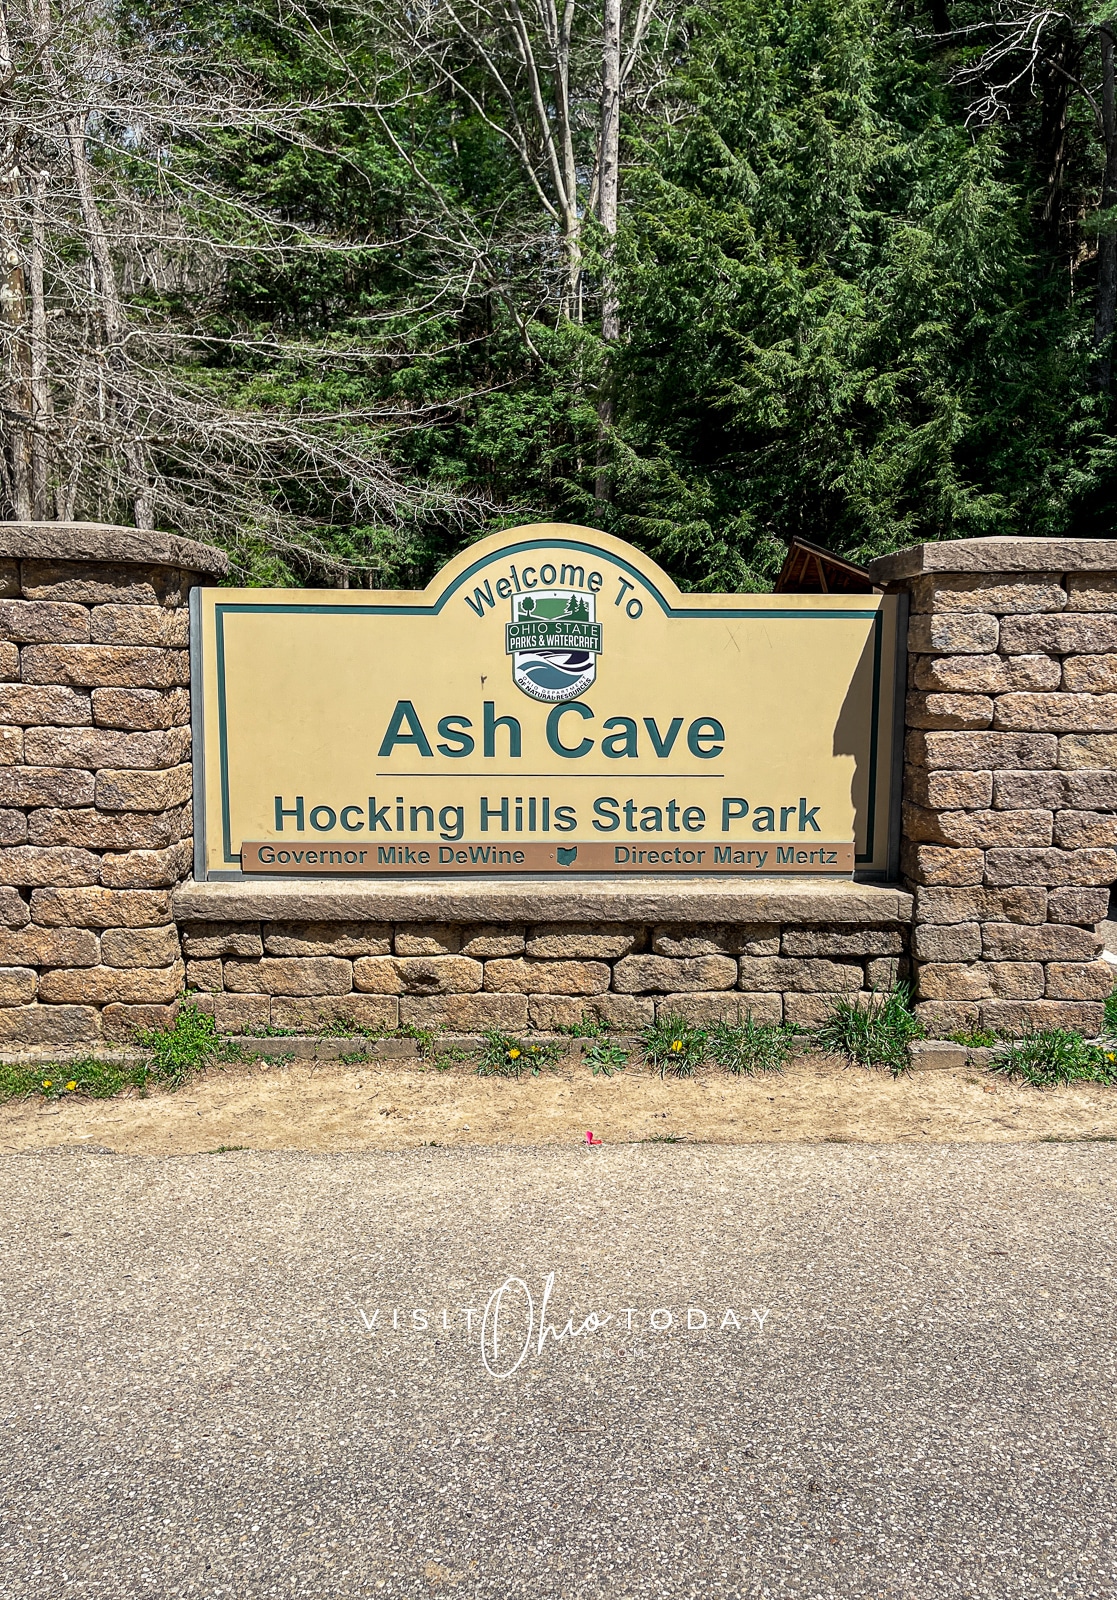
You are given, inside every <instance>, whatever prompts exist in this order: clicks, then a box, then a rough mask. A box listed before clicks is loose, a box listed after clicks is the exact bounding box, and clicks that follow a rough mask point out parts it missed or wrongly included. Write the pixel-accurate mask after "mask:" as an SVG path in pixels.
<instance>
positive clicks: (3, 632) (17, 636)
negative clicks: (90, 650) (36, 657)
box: [0, 600, 89, 645]
mask: <svg viewBox="0 0 1117 1600" xmlns="http://www.w3.org/2000/svg"><path fill="white" fill-rule="evenodd" d="M0 639H10V640H11V641H12V642H13V643H14V644H26V645H41V644H46V645H54V644H64V643H65V644H85V643H87V642H88V639H89V612H88V611H87V610H86V609H85V607H84V606H75V605H59V604H55V603H53V602H51V601H40V600H0Z"/></svg>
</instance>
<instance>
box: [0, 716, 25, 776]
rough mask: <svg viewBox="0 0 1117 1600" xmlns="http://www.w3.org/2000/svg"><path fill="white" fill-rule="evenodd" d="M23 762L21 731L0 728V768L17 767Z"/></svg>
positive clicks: (20, 729)
mask: <svg viewBox="0 0 1117 1600" xmlns="http://www.w3.org/2000/svg"><path fill="white" fill-rule="evenodd" d="M22 760H23V729H22V728H5V727H2V726H0V767H18V766H19V764H20V762H21V761H22Z"/></svg>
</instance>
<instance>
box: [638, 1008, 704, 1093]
mask: <svg viewBox="0 0 1117 1600" xmlns="http://www.w3.org/2000/svg"><path fill="white" fill-rule="evenodd" d="M707 1044H708V1038H707V1034H706V1030H705V1028H696V1027H695V1026H694V1025H693V1023H690V1022H685V1021H684V1020H683V1018H682V1017H677V1016H676V1017H661V1018H660V1019H659V1020H658V1021H657V1022H652V1023H650V1024H649V1025H648V1027H646V1028H645V1029H644V1030H643V1032H642V1033H641V1035H640V1047H641V1049H642V1050H643V1052H644V1060H645V1061H646V1062H647V1063H648V1065H649V1066H650V1067H655V1068H656V1070H657V1071H658V1073H659V1075H660V1077H661V1078H665V1077H666V1076H667V1074H668V1073H669V1072H671V1073H674V1075H675V1077H676V1078H690V1077H693V1075H694V1069H695V1067H698V1066H701V1064H702V1062H703V1061H705V1059H706V1049H707Z"/></svg>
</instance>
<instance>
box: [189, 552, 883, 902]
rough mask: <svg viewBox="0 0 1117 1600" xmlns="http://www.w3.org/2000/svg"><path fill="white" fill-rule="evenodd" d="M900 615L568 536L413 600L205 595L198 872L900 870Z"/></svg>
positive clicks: (452, 578)
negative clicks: (896, 828) (725, 581)
mask: <svg viewBox="0 0 1117 1600" xmlns="http://www.w3.org/2000/svg"><path fill="white" fill-rule="evenodd" d="M895 605H896V603H895V601H894V600H892V599H891V598H889V597H886V596H880V595H856V596H849V597H845V598H844V599H840V598H838V597H833V596H827V595H780V596H778V597H777V596H772V595H756V594H741V595H712V594H700V595H690V594H682V593H681V592H680V591H679V589H678V588H677V586H676V585H675V583H674V582H673V581H672V579H671V578H670V577H669V576H668V574H667V573H665V572H664V571H663V570H662V569H661V568H660V567H659V566H658V565H657V564H656V563H655V562H654V561H652V560H651V559H650V558H649V557H647V556H645V555H644V554H643V553H642V552H640V551H638V550H636V549H635V548H634V547H633V546H632V545H629V544H626V543H625V542H624V541H623V540H621V539H616V538H614V537H612V536H611V535H609V534H605V533H600V532H597V531H595V530H593V529H590V528H581V527H577V526H574V525H571V524H566V523H539V524H534V525H531V526H527V527H519V528H509V529H506V530H504V531H502V532H499V533H495V534H491V535H489V536H488V537H487V538H485V539H482V540H479V541H478V542H477V543H476V544H473V545H471V546H469V547H468V548H467V549H466V550H463V551H462V552H461V553H460V554H459V555H457V556H455V557H454V558H453V559H452V560H451V561H449V562H447V563H446V565H445V566H444V567H443V568H442V569H441V570H440V572H439V573H438V574H437V575H436V576H435V577H434V578H433V579H432V580H431V582H430V583H429V584H428V585H427V587H426V589H424V590H422V591H419V592H415V591H399V590H394V591H392V590H381V591H364V590H352V589H351V590H327V591H323V590H313V591H299V590H261V589H250V590H229V589H218V590H212V589H211V590H200V591H197V592H196V597H195V611H194V617H193V628H194V647H195V658H196V659H195V671H196V673H197V677H196V679H195V682H197V681H198V680H199V679H200V681H201V686H202V688H201V694H200V696H199V697H198V701H199V705H200V711H201V715H200V718H199V724H200V725H199V727H198V730H197V731H198V735H199V743H200V744H201V745H202V747H203V749H204V760H203V762H201V763H199V764H198V768H200V769H201V771H202V772H203V773H204V778H203V779H202V780H201V781H200V782H199V792H198V794H197V796H196V805H197V812H196V814H197V816H198V817H204V836H203V840H202V843H201V845H200V846H199V852H198V857H199V858H198V862H197V872H198V875H199V876H212V875H215V874H216V875H227V874H228V875H238V874H240V873H242V872H251V873H255V872H266V873H279V874H288V875H292V876H294V875H303V874H313V875H318V874H333V873H348V874H352V875H362V874H383V873H387V874H391V875H395V876H399V875H404V876H407V875H419V874H422V875H429V874H437V873H440V872H441V873H446V874H451V873H462V872H467V873H473V874H481V875H489V874H502V875H506V874H508V873H521V874H530V873H551V872H562V873H583V872H592V873H631V872H638V873H645V874H648V873H651V874H656V875H658V874H662V873H664V872H672V873H746V874H768V873H784V872H800V873H829V874H833V873H845V874H848V873H850V872H851V871H852V870H853V868H854V865H855V863H856V864H858V865H860V866H861V867H862V868H863V869H865V870H868V871H871V872H877V873H881V874H883V873H884V871H885V870H886V868H887V866H888V864H889V863H888V838H889V827H888V811H889V799H890V779H891V767H892V750H891V742H892V702H893V689H894V681H895V646H896V612H895ZM196 770H197V769H196Z"/></svg>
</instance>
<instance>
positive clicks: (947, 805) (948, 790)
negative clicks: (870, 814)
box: [904, 767, 1046, 811]
mask: <svg viewBox="0 0 1117 1600" xmlns="http://www.w3.org/2000/svg"><path fill="white" fill-rule="evenodd" d="M1041 776H1046V774H1041ZM904 799H905V800H907V801H908V802H909V803H910V804H911V805H915V806H927V807H929V808H931V809H932V810H939V811H976V810H985V809H986V808H987V807H988V806H990V805H992V803H993V774H992V773H991V772H932V771H929V770H928V769H927V768H926V767H910V768H909V769H908V771H907V772H906V773H905V774H904Z"/></svg>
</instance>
